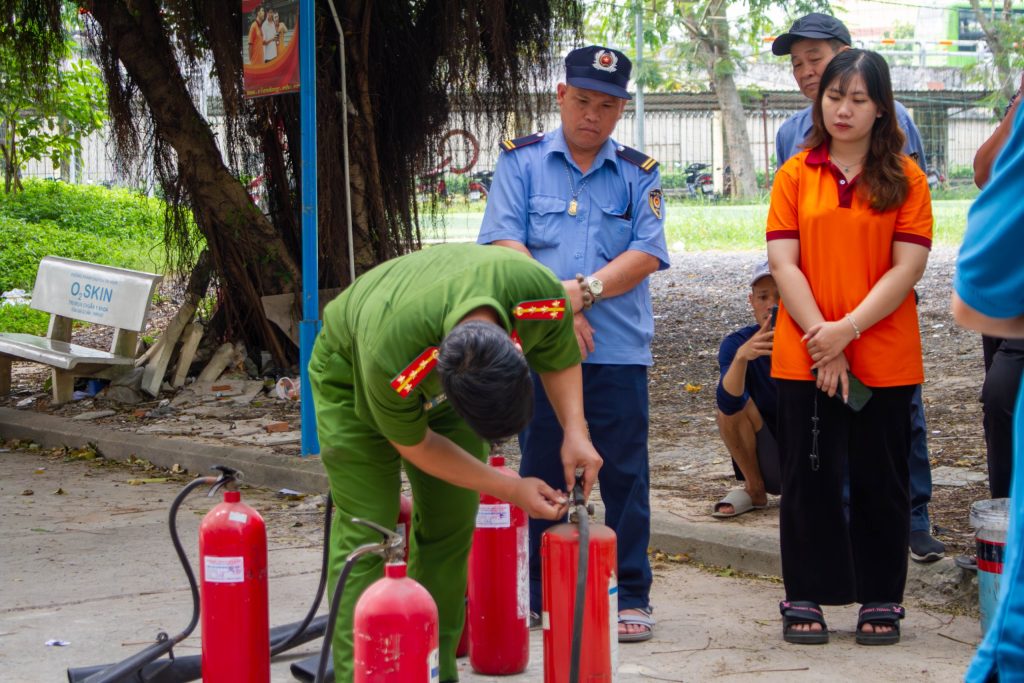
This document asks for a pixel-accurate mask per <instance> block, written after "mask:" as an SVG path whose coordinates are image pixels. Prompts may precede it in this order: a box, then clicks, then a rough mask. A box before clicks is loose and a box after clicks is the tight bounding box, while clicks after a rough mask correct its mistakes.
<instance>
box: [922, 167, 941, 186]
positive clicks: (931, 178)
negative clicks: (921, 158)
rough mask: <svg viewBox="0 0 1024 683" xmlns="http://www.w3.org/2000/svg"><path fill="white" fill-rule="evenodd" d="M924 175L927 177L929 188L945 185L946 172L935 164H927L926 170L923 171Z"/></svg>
mask: <svg viewBox="0 0 1024 683" xmlns="http://www.w3.org/2000/svg"><path fill="white" fill-rule="evenodd" d="M925 175H926V176H927V177H928V189H929V190H934V189H936V188H939V187H945V186H946V174H945V173H943V172H942V171H940V170H939V169H938V168H936V167H935V166H929V167H928V170H927V171H925Z"/></svg>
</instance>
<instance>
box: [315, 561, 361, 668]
mask: <svg viewBox="0 0 1024 683" xmlns="http://www.w3.org/2000/svg"><path fill="white" fill-rule="evenodd" d="M358 560H359V556H349V558H348V561H347V562H345V566H344V567H343V568H342V570H341V575H340V576H339V577H338V585H337V586H335V587H334V596H333V597H332V598H331V611H330V612H329V613H328V614H327V628H326V629H325V631H324V642H323V645H321V646H320V663H319V664H317V667H316V678H315V679H313V681H314V683H324V681H325V680H326V677H327V659H328V655H330V652H331V641H332V640H333V639H334V622H335V621H337V619H338V609H339V608H340V607H341V594H342V592H343V591H344V590H345V581H346V580H347V579H348V575H349V574H350V573H352V567H354V566H356V562H357V561H358Z"/></svg>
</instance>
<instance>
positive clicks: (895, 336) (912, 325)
mask: <svg viewBox="0 0 1024 683" xmlns="http://www.w3.org/2000/svg"><path fill="white" fill-rule="evenodd" d="M903 168H904V172H905V173H906V174H907V179H908V180H909V181H910V188H909V191H908V193H907V198H906V200H905V201H904V202H903V204H902V205H900V206H899V207H897V208H895V209H890V210H888V211H884V212H878V211H875V210H874V209H872V208H871V206H870V205H869V204H868V202H867V201H865V200H864V199H863V198H862V197H860V196H859V195H858V194H857V192H856V185H857V178H854V179H853V180H852V181H849V182H847V181H846V179H845V178H844V177H843V174H842V173H841V172H840V171H839V169H838V168H836V167H835V165H834V164H832V162H831V161H829V158H828V149H827V147H826V146H825V145H822V146H820V147H817V148H815V149H812V150H806V151H804V152H801V153H800V154H797V155H796V156H794V157H792V158H791V159H790V160H789V161H787V162H786V163H785V165H783V167H782V168H780V169H779V171H778V173H776V174H775V182H774V184H773V186H772V203H771V208H770V209H769V210H768V229H767V238H768V240H779V239H795V240H800V270H802V271H803V273H804V276H805V277H806V278H807V282H808V284H810V287H811V292H812V293H813V295H814V300H815V301H816V302H817V304H818V309H819V310H820V311H821V314H822V315H823V316H824V317H825V320H842V319H843V317H844V316H845V315H846V314H847V313H849V312H850V311H852V310H853V309H854V308H856V307H857V305H858V304H859V303H860V302H861V301H862V300H863V299H864V297H866V296H867V294H868V292H869V291H871V288H872V287H874V286H875V283H877V282H878V281H879V279H881V277H882V276H883V275H884V274H885V273H886V271H888V270H889V269H890V268H892V247H893V243H894V242H910V243H913V244H920V245H921V246H924V247H927V248H929V249H930V248H931V244H932V223H933V220H932V205H931V196H930V194H929V193H928V180H927V178H926V177H925V174H924V173H923V172H922V171H921V169H920V168H919V167H918V165H917V164H916V163H915V162H914V161H913V160H912V159H911V158H910V157H908V156H905V155H904V156H903ZM862 332H863V334H861V337H860V339H858V340H854V341H852V342H850V344H849V345H848V346H847V347H846V350H845V352H846V357H847V359H848V360H849V362H850V370H851V371H852V372H853V374H854V375H856V376H857V377H859V378H860V380H861V381H862V382H864V383H865V384H867V385H868V386H873V387H894V386H904V385H912V384H920V383H921V382H923V381H924V366H923V363H922V361H921V335H920V331H919V330H918V326H917V306H916V304H915V303H914V293H913V292H910V293H908V294H907V298H906V299H904V300H903V303H901V304H900V305H899V307H898V308H897V309H896V310H895V311H893V312H892V313H891V314H889V315H888V316H887V317H885V318H883V319H882V320H880V321H878V322H877V323H875V324H874V325H872V326H871V327H870V328H868V329H866V330H863V331H862ZM803 334H804V331H803V330H802V329H800V327H799V326H798V325H797V324H796V322H795V321H794V320H793V319H792V318H791V317H790V316H789V314H788V312H787V311H786V302H785V300H783V301H782V302H780V304H779V316H778V321H777V323H776V327H775V345H774V349H773V350H772V377H775V378H777V379H794V380H811V379H813V375H811V372H810V368H811V365H812V361H811V357H810V355H809V354H808V353H807V347H806V346H805V344H804V343H803V342H801V341H800V339H801V337H803Z"/></svg>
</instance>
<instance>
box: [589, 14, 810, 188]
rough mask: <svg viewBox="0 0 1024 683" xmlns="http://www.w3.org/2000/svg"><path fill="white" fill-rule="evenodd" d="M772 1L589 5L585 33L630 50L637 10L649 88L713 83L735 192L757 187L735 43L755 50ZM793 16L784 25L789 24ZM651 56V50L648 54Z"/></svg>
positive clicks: (768, 30) (764, 30)
mask: <svg viewBox="0 0 1024 683" xmlns="http://www.w3.org/2000/svg"><path fill="white" fill-rule="evenodd" d="M777 4H778V3H776V2H772V1H771V0H742V1H741V0H699V1H698V2H690V1H685V0H642V1H641V0H630V1H629V2H628V4H614V3H605V2H600V3H597V2H595V3H593V4H590V5H588V7H587V15H586V20H587V21H586V27H587V35H588V36H594V37H595V40H601V38H599V36H604V37H606V38H605V39H608V38H610V39H612V40H613V41H615V42H616V43H617V44H618V45H620V46H626V51H627V52H628V53H629V54H630V55H631V56H633V55H635V49H629V47H628V46H631V45H635V41H636V31H635V28H634V26H635V17H636V12H637V11H641V12H642V13H643V26H644V35H643V40H644V46H645V48H649V49H650V50H651V52H652V53H653V54H651V53H647V52H645V62H644V64H643V66H642V68H641V78H642V79H643V81H642V82H643V83H644V84H645V89H646V88H653V89H661V90H695V89H697V90H699V89H703V88H706V87H708V86H710V89H711V90H712V91H713V92H714V93H715V96H716V98H717V99H718V106H719V108H720V110H721V112H722V127H723V130H724V137H725V145H726V150H725V152H726V158H727V160H728V164H729V165H730V167H731V171H732V174H733V194H734V196H738V197H744V196H752V195H755V194H756V193H757V181H756V178H757V176H756V173H755V169H754V156H753V152H752V150H751V146H750V137H749V136H748V135H747V127H746V115H745V114H744V111H743V99H742V97H741V95H740V92H739V89H738V88H737V87H736V79H735V75H736V73H737V72H738V71H739V70H740V69H742V68H743V56H742V54H741V52H740V50H738V49H737V45H739V46H742V45H746V46H748V50H757V49H760V45H761V39H762V37H763V36H765V35H768V34H770V33H771V32H772V29H773V28H774V27H773V26H772V22H771V19H770V18H769V16H768V12H769V10H770V9H772V8H773V7H775V6H777ZM786 8H787V11H788V12H790V15H789V16H790V17H793V18H795V17H798V16H801V15H803V14H806V13H808V12H813V11H819V12H828V11H830V6H829V3H828V0H797V2H793V3H788V4H787V6H786ZM790 23H791V22H790V21H787V22H786V23H785V26H786V27H788V26H789V25H790ZM648 55H649V56H648Z"/></svg>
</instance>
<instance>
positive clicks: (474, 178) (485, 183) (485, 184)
mask: <svg viewBox="0 0 1024 683" xmlns="http://www.w3.org/2000/svg"><path fill="white" fill-rule="evenodd" d="M493 178H494V171H477V172H476V173H470V174H469V184H468V185H467V186H466V193H467V196H468V199H469V201H471V202H478V201H480V200H481V199H482V200H484V201H486V200H487V193H488V192H490V189H491V180H492V179H493Z"/></svg>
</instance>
